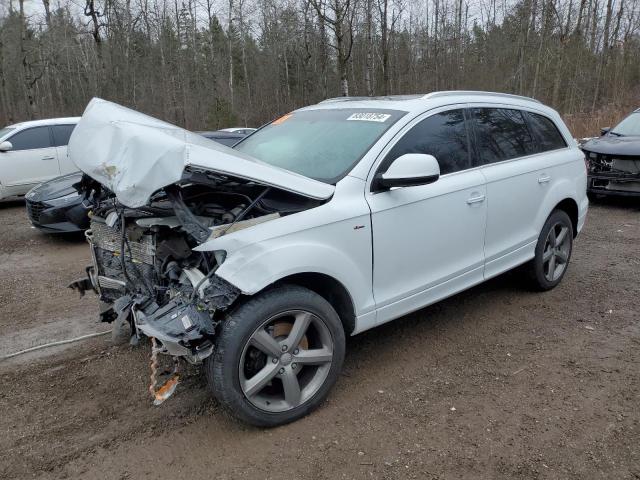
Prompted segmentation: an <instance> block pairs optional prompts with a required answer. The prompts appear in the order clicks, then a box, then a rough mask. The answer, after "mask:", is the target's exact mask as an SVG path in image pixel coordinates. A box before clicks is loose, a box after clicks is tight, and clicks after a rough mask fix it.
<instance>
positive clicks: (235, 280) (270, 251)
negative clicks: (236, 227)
mask: <svg viewBox="0 0 640 480" xmlns="http://www.w3.org/2000/svg"><path fill="white" fill-rule="evenodd" d="M269 243H270V242H262V243H259V244H253V245H250V246H247V247H245V248H243V249H241V250H239V251H236V252H234V253H233V254H232V255H231V256H230V257H229V258H228V259H227V260H226V261H225V262H224V263H223V264H222V265H221V266H220V268H219V269H218V270H217V272H216V275H218V276H219V277H222V278H223V279H225V280H226V281H228V282H229V283H231V284H233V285H235V286H236V287H237V288H239V289H240V290H241V291H242V293H244V294H246V295H253V294H255V293H257V292H259V291H261V290H262V289H264V288H265V287H267V286H269V285H271V284H272V283H274V282H276V281H278V280H280V279H282V278H285V277H288V276H290V275H294V274H297V273H321V274H324V275H328V276H330V277H332V278H334V279H335V280H337V281H338V282H340V283H341V284H342V285H343V286H344V287H345V288H346V289H347V291H348V292H349V294H350V295H351V298H352V300H353V304H354V309H355V314H356V315H362V314H364V313H368V312H370V311H372V310H373V309H374V302H373V298H372V294H371V268H370V265H371V260H370V256H368V257H367V256H366V254H365V258H364V259H363V260H365V261H364V262H362V261H361V262H358V261H357V260H358V259H357V258H356V259H354V258H353V257H352V255H353V254H350V252H344V251H342V250H340V249H338V248H337V247H335V246H333V245H327V244H323V243H319V242H313V241H307V242H304V243H296V244H286V245H270V244H269ZM363 267H364V268H363Z"/></svg>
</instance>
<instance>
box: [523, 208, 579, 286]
mask: <svg viewBox="0 0 640 480" xmlns="http://www.w3.org/2000/svg"><path fill="white" fill-rule="evenodd" d="M572 250H573V224H572V223H571V219H570V218H569V215H567V213H566V212H565V211H564V210H554V211H553V212H551V215H549V218H547V221H546V222H545V224H544V226H543V227H542V231H541V232H540V236H539V237H538V243H537V244H536V250H535V257H534V258H533V260H531V262H529V265H528V277H529V280H530V284H531V286H532V287H533V288H534V289H536V290H539V291H545V290H551V289H552V288H554V287H555V286H556V285H558V284H559V283H560V281H561V280H562V278H563V277H564V275H565V273H566V272H567V268H568V267H569V260H570V259H571V252H572Z"/></svg>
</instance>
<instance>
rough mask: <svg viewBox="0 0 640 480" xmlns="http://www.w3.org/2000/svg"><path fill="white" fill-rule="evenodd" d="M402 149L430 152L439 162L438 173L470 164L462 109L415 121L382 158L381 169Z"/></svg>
mask: <svg viewBox="0 0 640 480" xmlns="http://www.w3.org/2000/svg"><path fill="white" fill-rule="evenodd" d="M405 153H426V154H428V155H433V156H434V157H436V159H437V160H438V163H439V164H440V174H442V175H445V174H447V173H452V172H457V171H459V170H464V169H466V168H470V167H471V161H470V159H469V141H468V138H467V129H466V126H465V121H464V113H463V111H462V110H449V111H447V112H441V113H436V114H435V115H432V116H430V117H428V118H425V119H424V120H422V121H421V122H420V123H418V124H417V125H415V126H414V127H413V128H411V130H409V131H408V132H407V133H405V135H404V136H403V137H402V138H401V139H400V140H399V141H398V143H396V144H395V145H394V146H393V148H392V149H391V151H390V152H389V153H388V154H387V157H386V158H385V159H384V161H383V162H382V165H381V167H380V170H381V171H385V170H386V169H387V168H389V165H391V162H393V161H394V160H395V159H396V158H398V157H399V156H401V155H404V154H405Z"/></svg>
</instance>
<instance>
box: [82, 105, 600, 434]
mask: <svg viewBox="0 0 640 480" xmlns="http://www.w3.org/2000/svg"><path fill="white" fill-rule="evenodd" d="M69 152H70V156H71V158H72V160H74V161H75V162H76V164H77V166H78V167H79V168H80V169H81V170H82V171H83V172H84V173H85V176H84V177H83V180H82V182H81V186H80V187H79V188H80V191H81V193H82V194H83V195H85V198H86V201H87V202H89V203H90V204H91V206H92V207H91V208H92V216H91V228H90V230H88V232H87V239H88V240H89V243H90V247H91V251H92V255H93V265H92V266H90V267H89V268H88V270H87V271H88V277H87V278H84V279H81V280H78V281H77V282H74V283H73V284H72V285H71V287H72V288H76V289H78V290H79V291H80V292H81V293H83V292H84V291H87V290H94V291H95V292H96V293H98V294H99V295H100V298H101V301H102V308H101V313H100V316H101V319H102V320H103V321H106V322H111V323H113V325H114V327H113V328H114V330H113V331H114V338H122V337H124V338H125V339H128V340H130V341H131V342H133V343H137V342H138V341H139V340H140V339H141V338H143V337H147V338H150V339H151V342H152V357H153V364H154V371H155V369H156V365H157V363H158V362H159V360H158V358H161V357H159V354H166V355H169V356H172V357H173V358H174V361H175V369H176V371H177V372H179V369H180V365H181V363H182V362H183V361H187V362H190V363H193V364H199V363H203V364H204V370H205V372H206V375H207V378H208V381H209V384H210V386H211V388H212V390H213V393H214V394H215V395H216V396H217V398H218V399H219V400H220V401H221V402H222V403H223V404H224V405H226V406H227V407H229V408H230V410H231V411H232V412H233V413H234V414H235V415H236V416H237V417H239V418H240V419H242V420H244V421H246V422H249V423H252V424H255V425H260V426H273V425H278V424H282V423H286V422H290V421H292V420H295V419H297V418H300V417H302V416H303V415H305V414H307V413H308V412H310V411H311V410H313V409H314V408H316V407H317V406H318V405H319V404H320V403H321V402H322V400H323V399H324V398H325V397H326V395H327V394H328V392H329V390H330V388H331V387H332V386H333V384H334V383H335V382H336V380H337V378H338V375H339V372H340V368H341V366H342V362H343V358H344V354H345V336H346V335H354V334H357V333H359V332H362V331H364V330H367V329H370V328H373V327H375V326H377V325H380V324H382V323H385V322H388V321H390V320H394V319H396V318H398V317H401V316H403V315H406V314H407V313H409V312H412V311H415V310H417V309H420V308H422V307H425V306H426V305H429V304H432V303H434V302H437V301H438V300H441V299H443V298H445V297H448V296H450V295H454V294H455V293H457V292H460V291H462V290H465V289H467V288H469V287H471V286H473V285H476V284H478V283H480V282H483V281H484V280H487V279H488V278H491V277H494V276H496V275H499V274H500V273H502V272H505V271H507V270H510V269H513V268H514V267H517V266H520V265H525V264H526V268H525V269H524V270H526V272H527V273H528V278H529V280H530V282H531V285H532V286H534V287H535V288H537V289H539V290H548V289H551V288H553V287H555V286H556V285H558V283H559V282H560V281H561V280H562V278H563V276H564V275H565V273H566V271H567V267H568V264H569V259H570V257H571V250H572V245H573V241H574V238H575V237H576V235H577V234H578V232H580V230H581V229H582V226H583V224H584V222H585V217H586V214H587V207H588V201H587V197H586V179H587V172H586V167H585V161H584V155H583V154H582V152H581V151H580V149H579V148H578V146H577V144H576V142H575V141H574V140H573V138H572V137H571V134H570V133H569V130H568V129H567V127H566V126H565V124H564V123H563V122H562V120H561V118H560V116H559V115H558V114H557V113H556V112H555V111H554V110H552V109H550V108H548V107H546V106H544V105H542V104H541V103H539V102H537V101H535V100H532V99H529V98H524V97H519V96H513V95H505V94H497V93H484V92H436V93H430V94H427V95H411V96H397V97H384V98H338V99H333V100H327V101H324V102H321V103H319V104H318V105H313V106H309V107H306V108H301V109H299V110H296V111H294V112H292V113H289V114H287V115H285V116H283V117H281V118H278V119H277V120H275V121H273V122H272V123H270V124H269V125H267V126H264V127H263V128H261V129H260V130H258V131H257V132H255V133H253V134H252V135H251V136H249V137H247V138H246V139H244V140H243V141H242V142H240V143H239V144H238V145H236V146H234V148H233V149H231V148H227V147H224V146H221V145H217V144H215V143H213V142H210V141H208V140H207V139H204V138H201V137H199V136H197V135H195V134H193V133H191V132H188V131H186V130H182V129H180V128H178V127H175V126H173V125H170V124H168V123H165V122H161V121H159V120H156V119H153V118H151V117H147V116H145V115H142V114H140V113H137V112H134V111H132V110H128V109H126V108H124V107H120V106H118V105H114V104H111V103H109V102H105V101H103V100H99V99H94V100H93V101H92V102H91V103H90V104H89V106H88V107H87V109H86V111H85V113H84V116H83V117H82V120H81V121H80V123H79V124H78V126H77V128H76V130H75V131H74V133H73V135H72V137H71V141H70V144H69ZM541 301H544V297H543V298H542V300H541ZM178 380H179V375H178V374H176V375H174V376H172V377H171V378H170V379H169V380H168V381H167V382H166V383H165V384H164V385H163V386H162V387H161V388H159V389H158V388H157V383H159V379H157V378H156V377H154V381H153V382H152V385H151V387H150V392H151V395H152V396H153V398H154V399H155V403H161V402H162V401H164V400H165V399H166V398H168V396H169V395H170V394H171V393H172V392H173V391H174V390H175V387H176V385H177V384H178Z"/></svg>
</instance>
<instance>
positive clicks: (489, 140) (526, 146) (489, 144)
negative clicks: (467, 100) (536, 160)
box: [471, 108, 537, 164]
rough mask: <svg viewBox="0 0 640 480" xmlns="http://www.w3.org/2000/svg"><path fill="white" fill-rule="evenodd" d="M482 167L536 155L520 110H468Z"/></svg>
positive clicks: (535, 149)
mask: <svg viewBox="0 0 640 480" xmlns="http://www.w3.org/2000/svg"><path fill="white" fill-rule="evenodd" d="M471 116H472V117H473V122H474V127H475V137H476V145H477V148H478V154H479V155H480V160H481V163H483V164H488V163H495V162H501V161H503V160H509V159H511V158H517V157H523V156H525V155H531V154H532V153H537V148H536V146H535V143H534V141H533V137H532V136H531V134H530V133H529V129H528V128H527V124H526V123H525V121H524V117H523V115H522V112H521V111H520V110H512V109H507V108H473V109H471Z"/></svg>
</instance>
